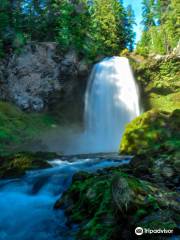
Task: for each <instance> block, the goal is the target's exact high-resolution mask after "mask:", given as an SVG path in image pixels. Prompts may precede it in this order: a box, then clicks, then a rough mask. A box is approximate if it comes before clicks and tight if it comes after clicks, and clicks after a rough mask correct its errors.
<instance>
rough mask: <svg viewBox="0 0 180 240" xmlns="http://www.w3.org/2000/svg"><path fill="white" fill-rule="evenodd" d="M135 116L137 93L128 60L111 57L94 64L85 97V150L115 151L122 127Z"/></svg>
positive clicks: (138, 110)
mask: <svg viewBox="0 0 180 240" xmlns="http://www.w3.org/2000/svg"><path fill="white" fill-rule="evenodd" d="M139 113H140V109H139V102H138V89H137V86H136V83H135V80H134V77H133V74H132V71H131V67H130V64H129V61H128V59H127V58H125V57H111V58H105V59H104V60H103V61H101V62H100V63H97V64H96V65H95V66H94V68H93V70H92V73H91V76H90V79H89V82H88V86H87V91H86V97H85V129H86V130H85V137H86V141H85V142H88V143H87V144H88V146H87V150H88V149H89V151H90V152H114V151H117V150H118V146H119V143H120V139H121V136H122V133H123V131H124V128H125V125H126V124H127V123H128V122H130V121H131V120H132V119H133V118H135V117H137V116H138V115H139Z"/></svg>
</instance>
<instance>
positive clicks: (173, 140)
mask: <svg viewBox="0 0 180 240" xmlns="http://www.w3.org/2000/svg"><path fill="white" fill-rule="evenodd" d="M179 126H180V110H175V111H174V112H173V113H172V114H168V113H166V112H159V111H157V110H151V111H148V112H145V113H143V114H142V115H141V116H139V117H137V118H136V119H134V120H133V121H132V122H130V123H129V124H128V125H127V127H126V129H125V132H124V135H123V137H122V141H121V144H120V153H121V154H130V155H139V154H151V155H152V154H153V153H160V152H161V151H162V152H164V151H165V150H166V151H168V150H173V149H174V150H178V149H179V147H180V141H179V137H180V135H179V132H178V131H179Z"/></svg>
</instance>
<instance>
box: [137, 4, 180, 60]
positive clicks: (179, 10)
mask: <svg viewBox="0 0 180 240" xmlns="http://www.w3.org/2000/svg"><path fill="white" fill-rule="evenodd" d="M142 4H143V21H142V23H143V25H144V32H143V34H142V38H141V40H140V42H139V43H138V44H137V49H136V52H137V53H139V54H142V55H148V54H150V53H155V54H168V53H169V52H171V51H172V50H173V48H175V47H176V46H177V44H178V41H179V37H180V31H179V24H180V22H179V14H180V3H179V1H178V0H169V1H163V0H158V1H155V0H144V1H143V3H142Z"/></svg>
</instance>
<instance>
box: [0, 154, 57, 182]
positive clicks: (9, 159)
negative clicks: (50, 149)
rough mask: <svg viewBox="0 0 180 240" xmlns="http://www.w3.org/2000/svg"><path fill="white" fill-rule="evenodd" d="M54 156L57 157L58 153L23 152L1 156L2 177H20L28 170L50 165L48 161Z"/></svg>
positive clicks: (0, 172)
mask: <svg viewBox="0 0 180 240" xmlns="http://www.w3.org/2000/svg"><path fill="white" fill-rule="evenodd" d="M54 158H57V154H55V153H45V152H36V153H31V152H21V153H16V154H11V155H8V156H0V178H13V177H20V176H22V175H23V174H24V173H25V172H26V171H27V170H34V169H39V168H47V167H50V164H48V162H47V161H48V160H51V159H54Z"/></svg>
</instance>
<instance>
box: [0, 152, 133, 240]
mask: <svg viewBox="0 0 180 240" xmlns="http://www.w3.org/2000/svg"><path fill="white" fill-rule="evenodd" d="M129 161H130V158H129V157H120V156H118V155H117V154H105V155H103V154H101V155H96V154H92V155H77V156H69V157H63V158H62V159H55V160H53V161H51V162H50V163H51V165H52V168H48V169H42V170H35V171H29V172H27V173H26V175H25V176H24V177H22V178H17V179H11V180H1V181H0V240H22V239H23V240H70V239H74V238H73V234H74V232H75V231H76V229H77V227H76V226H74V228H72V229H69V228H68V227H67V226H66V217H65V215H64V212H63V210H54V209H53V206H54V204H55V202H56V200H57V199H59V198H60V196H61V195H62V193H63V192H64V191H65V190H66V189H67V188H68V186H69V185H70V184H71V180H72V176H73V175H74V174H75V173H77V172H79V171H82V170H83V171H88V172H96V171H98V170H99V169H103V168H107V167H112V166H114V167H115V166H119V165H122V164H127V163H129Z"/></svg>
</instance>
